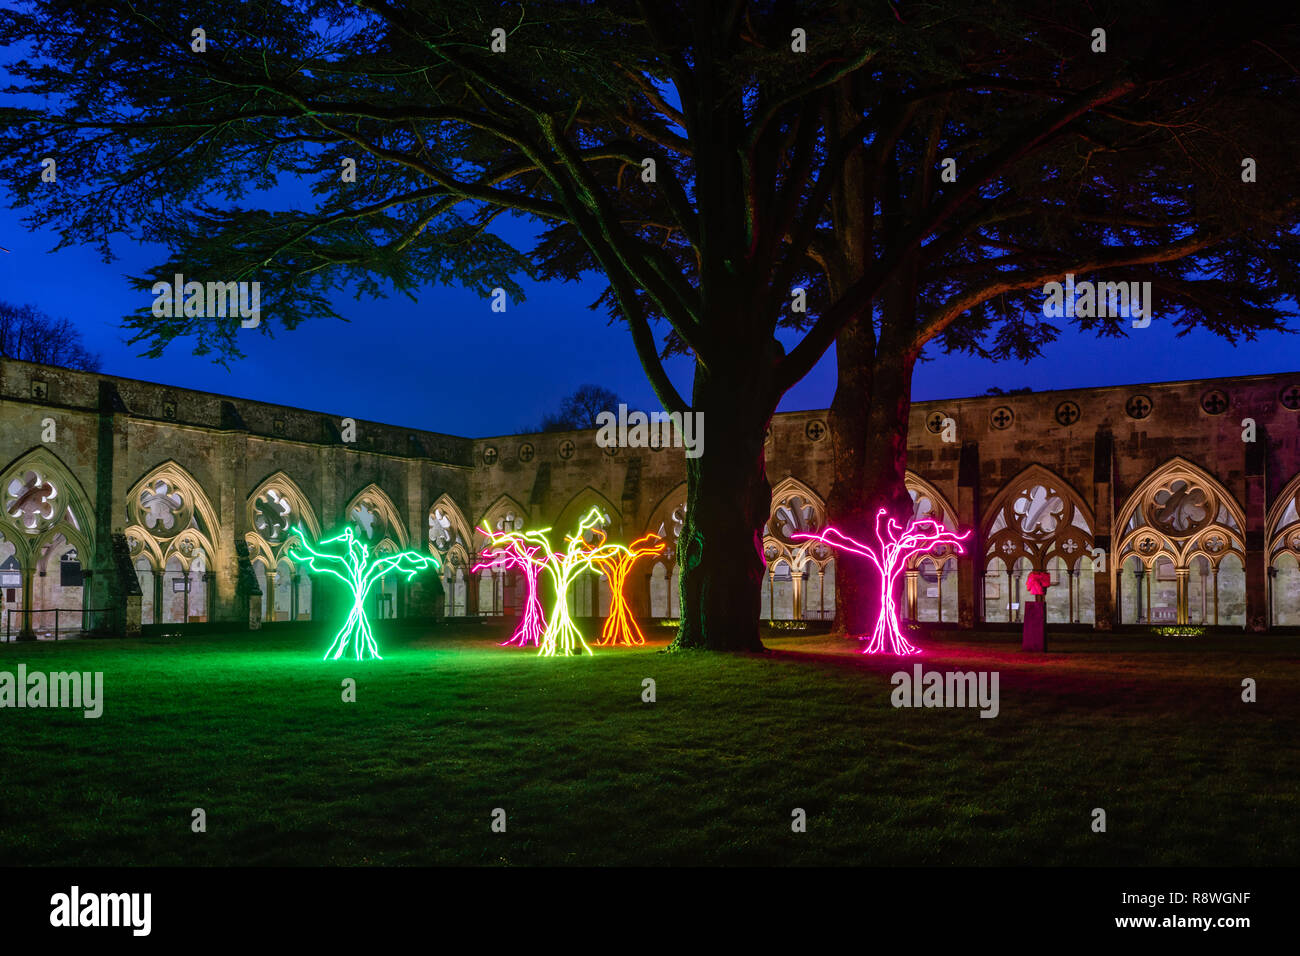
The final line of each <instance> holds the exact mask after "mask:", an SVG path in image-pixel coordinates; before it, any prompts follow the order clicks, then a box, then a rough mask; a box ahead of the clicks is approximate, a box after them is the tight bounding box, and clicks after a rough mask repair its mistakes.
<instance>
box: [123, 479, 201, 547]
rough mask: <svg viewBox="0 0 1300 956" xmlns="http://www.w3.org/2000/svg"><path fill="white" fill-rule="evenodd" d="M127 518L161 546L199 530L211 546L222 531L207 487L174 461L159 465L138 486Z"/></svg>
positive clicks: (131, 496) (129, 499)
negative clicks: (193, 530)
mask: <svg viewBox="0 0 1300 956" xmlns="http://www.w3.org/2000/svg"><path fill="white" fill-rule="evenodd" d="M160 484H161V485H163V486H164V487H162V488H160V487H159V485H160ZM126 516H127V522H128V523H129V524H133V525H137V526H139V527H141V528H143V529H145V531H146V532H147V533H148V534H149V535H150V536H151V537H152V538H154V539H155V540H157V541H160V542H161V541H164V540H167V539H170V538H175V537H177V536H178V535H179V534H180V533H181V532H182V531H184V530H186V529H187V528H196V529H197V530H198V531H199V533H200V535H202V536H203V537H204V538H206V539H207V541H208V542H209V543H211V542H213V541H215V540H216V539H217V537H218V533H217V529H218V528H219V527H220V522H219V521H218V519H217V511H216V509H215V508H214V507H212V502H211V500H209V498H208V496H207V493H206V492H205V491H204V490H203V486H202V485H200V484H199V482H198V480H197V479H195V477H194V476H193V475H191V474H190V473H189V471H187V470H186V469H185V468H184V467H182V466H181V465H180V464H178V463H177V462H176V461H174V460H168V461H165V462H163V463H162V464H160V465H155V466H154V467H153V468H151V469H150V470H149V471H148V472H146V473H145V475H144V477H143V478H141V479H140V480H139V481H137V482H136V483H135V486H134V487H132V489H131V490H130V491H129V492H128V493H127V496H126Z"/></svg>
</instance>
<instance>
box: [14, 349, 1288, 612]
mask: <svg viewBox="0 0 1300 956" xmlns="http://www.w3.org/2000/svg"><path fill="white" fill-rule="evenodd" d="M0 421H3V429H2V430H0V444H2V446H3V447H0V462H2V463H3V471H2V472H0V494H2V495H3V497H4V502H5V506H4V514H3V515H0V597H3V607H4V612H5V614H4V617H5V620H4V622H3V626H4V627H5V629H6V633H8V634H10V635H18V634H22V635H24V636H33V635H36V634H44V633H47V632H49V631H51V630H52V629H53V627H54V612H55V609H58V616H59V619H60V623H59V627H60V628H61V629H63V630H77V629H80V628H82V627H83V626H84V627H86V628H95V629H99V630H104V631H108V632H111V633H133V632H135V631H136V630H137V629H138V628H139V627H140V626H141V625H142V624H143V625H144V626H146V627H150V626H158V625H179V624H197V623H200V622H214V623H217V624H220V625H222V626H226V627H248V626H251V627H260V626H263V625H265V626H268V627H272V626H275V624H277V623H279V622H285V621H294V620H307V619H311V618H312V617H314V616H324V615H325V614H326V613H327V612H328V610H329V602H330V600H331V598H330V594H329V589H328V588H327V587H322V584H323V582H321V581H319V580H315V579H314V577H315V576H313V575H311V574H308V573H306V571H305V570H304V569H303V568H301V567H299V566H298V565H297V563H296V562H295V561H294V560H293V559H292V557H291V556H290V552H291V550H292V547H293V538H294V533H295V532H294V531H293V530H292V529H295V528H302V529H304V530H305V531H306V533H307V534H308V535H310V536H311V537H313V538H315V537H318V536H320V535H321V534H322V533H328V532H332V531H334V530H335V529H337V528H339V527H341V526H342V525H344V524H345V523H346V524H349V525H351V526H352V527H354V528H355V529H356V531H357V534H358V535H360V536H361V538H362V540H364V541H366V542H368V543H369V544H370V545H371V546H372V547H374V548H377V549H379V550H392V549H403V550H404V549H421V550H425V551H427V552H430V553H432V554H434V555H436V556H438V557H439V558H440V560H441V562H442V570H441V571H440V572H439V573H438V574H437V575H433V574H432V573H430V574H429V575H425V576H421V577H417V578H416V579H415V580H414V581H413V582H411V583H410V584H406V583H404V582H399V581H397V580H395V579H393V580H385V581H384V582H383V585H382V587H381V588H380V589H378V590H377V592H376V593H375V595H374V603H375V611H376V613H378V614H379V615H381V616H402V617H416V616H419V617H425V616H450V617H456V616H472V615H480V616H484V615H486V616H494V615H506V616H509V615H513V614H517V613H518V611H519V608H520V604H521V598H522V589H521V582H520V581H519V580H518V579H517V577H516V576H514V575H511V574H508V573H506V574H503V573H501V572H499V571H484V572H482V573H479V574H475V573H473V572H472V570H471V568H472V565H473V564H474V561H475V555H476V553H477V552H478V551H479V549H480V548H481V547H482V545H483V543H484V537H483V535H482V534H481V533H480V532H478V531H476V528H478V527H480V526H482V525H483V524H484V523H486V524H487V525H488V526H489V527H492V528H496V529H504V528H532V527H548V526H549V527H552V528H554V529H556V533H557V535H558V536H562V535H563V533H565V532H566V531H569V530H571V529H572V528H573V527H574V526H576V524H577V521H578V518H579V517H580V516H581V515H582V514H584V513H585V512H586V511H588V510H589V509H590V508H591V507H593V506H595V507H597V508H599V509H600V511H601V513H602V515H603V516H605V521H606V527H607V531H608V533H609V535H610V536H611V537H612V538H613V539H614V540H621V541H627V540H630V539H632V538H634V537H637V536H639V535H641V534H643V533H645V532H647V531H654V532H657V533H659V534H661V535H662V536H664V537H665V538H667V539H668V540H669V541H670V543H673V542H674V541H675V536H676V534H677V532H678V530H679V529H680V526H681V521H682V512H683V509H684V503H685V499H686V489H685V484H684V477H685V466H684V460H683V457H682V455H683V452H682V450H681V449H680V448H665V449H657V448H617V449H615V448H610V449H602V448H600V447H598V446H597V444H596V441H595V432H594V431H576V432H548V433H540V434H519V435H502V436H497V437H491V438H478V439H471V438H465V437H460V436H456V435H453V434H447V433H440V432H430V431H420V430H415V429H410V428H403V427H398V426H393V425H385V424H380V423H372V422H365V421H357V422H355V423H351V422H350V421H348V420H344V419H342V418H340V417H338V416H334V415H330V414H327V413H324V412H316V411H307V410H303V409H296V408H287V407H284V406H279V405H270V404H266V403H262V402H255V401H247V400H244V399H236V398H230V397H225V396H221V395H213V394H208V393H204V392H197V391H190V390H186V389H180V388H173V387H169V386H165V385H158V384H152V383H148V382H141V381H135V380H131V379H125V378H118V377H114V376H107V375H99V374H94V373H85V372H75V371H69V370H66V369H58V368H52V367H48V366H41V365H35V364H32V363H28V362H21V361H16V360H8V359H5V360H0ZM352 425H355V435H353V434H352V429H351V426H352ZM911 426H912V428H911V440H910V448H909V466H910V471H909V475H908V486H909V491H910V492H911V494H912V498H913V501H914V504H915V511H916V514H917V515H918V516H927V515H928V516H933V517H935V518H936V519H938V520H939V521H941V522H942V523H944V524H945V525H947V526H950V527H956V528H960V529H961V530H970V531H971V532H972V534H971V538H970V546H969V547H968V548H967V550H966V552H965V553H964V554H962V555H955V554H936V555H927V556H923V557H921V558H919V559H918V560H916V561H914V562H913V565H912V566H911V569H910V570H909V572H908V575H907V586H906V595H905V598H906V607H907V612H908V614H909V615H910V616H911V617H913V618H915V619H918V620H921V621H935V622H950V623H953V624H955V625H959V626H967V627H969V626H974V625H975V624H977V623H979V622H981V621H986V622H1013V621H1016V620H1018V619H1019V616H1020V613H1021V607H1022V601H1023V599H1024V591H1023V585H1024V578H1025V576H1026V575H1027V573H1028V572H1029V571H1030V570H1045V571H1048V572H1050V573H1051V575H1052V581H1053V584H1052V587H1051V588H1049V590H1048V595H1047V599H1048V614H1049V620H1051V621H1057V622H1067V621H1069V622H1075V623H1078V624H1080V625H1091V626H1095V627H1097V628H1100V629H1107V628H1109V627H1111V626H1113V625H1128V624H1139V625H1147V624H1152V625H1159V624H1166V623H1167V624H1191V625H1198V624H1204V625H1208V626H1215V625H1217V626H1220V627H1232V628H1239V629H1240V628H1250V629H1252V630H1261V629H1266V628H1270V627H1289V626H1298V625H1300V500H1298V496H1300V373H1286V374H1274V375H1256V376H1247V377H1240V378H1234V379H1214V380H1204V381H1191V382H1168V383H1157V384H1145V385H1126V386H1114V387H1105V388H1095V389H1074V390H1066V391H1054V392H1043V393H1030V394H1010V395H996V396H981V397H976V398H957V399H951V400H941V401H930V402H918V403H917V404H916V405H915V406H914V407H913V410H912V421H911ZM710 427H715V428H716V427H723V426H721V425H713V424H710ZM707 435H708V430H707V429H706V431H705V436H706V444H705V451H704V453H705V454H708V447H707ZM349 438H355V440H352V441H349V440H346V439H349ZM767 462H768V474H769V477H770V480H771V482H772V488H773V493H772V512H771V518H770V520H769V522H768V524H767V527H766V529H765V541H764V544H765V551H766V557H767V567H768V580H767V582H766V585H765V587H764V593H763V607H762V614H763V616H764V617H768V618H773V619H791V618H802V619H809V620H817V619H829V618H830V617H832V616H833V614H834V594H835V587H834V575H835V560H834V555H833V554H832V553H830V552H825V551H823V550H820V549H819V548H817V547H816V546H814V547H813V548H809V547H808V546H807V543H806V542H800V541H795V540H794V539H793V538H792V535H793V534H795V533H796V532H800V531H807V530H810V529H815V528H817V527H819V526H821V525H822V524H823V522H824V521H825V505H824V501H825V496H826V494H827V491H828V489H829V484H830V476H831V444H830V441H829V434H828V430H827V425H826V415H825V413H824V412H821V411H808V412H789V413H782V414H778V415H777V416H776V417H775V419H774V420H773V423H772V427H771V431H770V434H769V437H768V445H767ZM673 553H674V552H673V549H672V548H670V549H669V551H668V553H667V554H666V555H665V556H664V557H663V558H662V559H659V560H658V561H657V562H655V563H650V562H646V563H643V564H640V565H638V566H637V567H636V569H635V571H634V575H633V578H632V585H631V586H632V590H633V593H632V600H633V604H634V606H635V607H637V608H638V609H639V611H640V612H641V613H642V614H645V615H648V616H654V617H658V618H672V617H675V616H676V615H677V613H678V607H677V601H678V598H677V588H676V582H677V577H676V569H675V567H674V560H673ZM574 600H575V602H576V605H577V608H576V612H577V613H578V614H579V615H589V616H590V615H600V614H603V613H604V612H605V610H606V608H607V606H608V594H607V593H606V592H605V590H604V586H603V579H601V578H600V577H599V576H598V575H595V574H592V575H589V576H588V577H586V578H584V579H583V580H581V581H580V582H579V584H578V586H577V588H576V593H575V595H574Z"/></svg>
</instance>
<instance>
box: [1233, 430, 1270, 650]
mask: <svg viewBox="0 0 1300 956" xmlns="http://www.w3.org/2000/svg"><path fill="white" fill-rule="evenodd" d="M1243 445H1244V446H1245V456H1246V469H1245V495H1244V496H1243V497H1242V501H1241V503H1242V505H1243V508H1244V510H1245V513H1246V527H1245V529H1244V531H1245V532H1246V535H1245V537H1246V630H1248V631H1267V630H1268V629H1269V627H1270V625H1271V624H1272V618H1271V616H1270V615H1269V613H1268V603H1267V602H1268V563H1269V562H1268V553H1267V551H1268V546H1267V544H1266V538H1267V529H1268V496H1267V489H1266V488H1265V479H1266V474H1265V472H1266V466H1265V463H1266V461H1267V459H1268V449H1269V440H1268V433H1267V432H1266V431H1265V430H1264V429H1263V428H1260V429H1259V430H1258V434H1257V435H1256V441H1253V442H1243Z"/></svg>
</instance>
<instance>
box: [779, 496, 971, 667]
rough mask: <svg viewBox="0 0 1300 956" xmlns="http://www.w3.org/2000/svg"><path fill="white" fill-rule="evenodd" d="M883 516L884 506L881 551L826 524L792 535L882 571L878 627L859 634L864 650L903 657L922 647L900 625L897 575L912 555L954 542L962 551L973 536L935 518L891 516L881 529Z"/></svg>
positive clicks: (879, 538)
mask: <svg viewBox="0 0 1300 956" xmlns="http://www.w3.org/2000/svg"><path fill="white" fill-rule="evenodd" d="M884 516H885V509H884V508H881V509H880V510H879V511H878V512H876V540H877V541H879V542H880V548H879V550H878V551H877V550H874V549H872V547H871V546H870V545H867V544H864V543H862V542H861V541H857V540H854V539H853V538H850V537H849V536H848V535H846V534H844V533H843V532H842V531H840V530H839V529H838V528H826V529H825V530H824V531H821V532H819V533H818V534H802V533H800V534H793V535H791V536H790V537H791V538H792V539H793V538H811V539H813V540H815V541H820V542H821V543H822V544H824V545H827V546H828V547H831V548H837V549H839V550H841V551H848V552H850V553H852V554H856V555H860V556H862V557H864V558H868V559H869V560H870V561H871V563H872V564H874V565H875V566H876V570H877V571H879V572H880V617H878V618H877V619H876V627H875V630H874V631H872V632H871V635H870V636H867V635H862V636H861V637H860V638H859V639H860V640H864V641H868V644H867V646H866V648H865V649H864V650H863V652H862V653H864V654H879V653H881V652H882V651H885V647H886V646H888V648H889V650H888V652H887V653H890V654H897V655H899V656H900V657H901V656H906V655H908V654H919V653H921V649H920V648H919V647H916V646H915V645H913V644H911V643H910V642H909V641H908V640H907V638H905V637H904V636H903V631H902V629H901V628H900V627H899V626H898V608H897V606H896V605H895V603H894V591H895V590H896V586H897V583H898V576H899V575H900V574H902V573H903V571H904V570H905V569H906V567H907V561H908V559H909V558H911V557H912V556H913V555H916V554H922V553H924V552H926V551H932V550H934V549H935V548H938V547H941V546H943V545H951V546H952V548H953V550H955V551H956V552H957V553H958V554H962V553H963V551H962V546H961V542H963V541H965V540H966V539H967V538H968V537H970V532H969V531H967V532H965V533H963V534H956V533H955V532H952V531H949V530H948V529H946V528H945V527H943V525H941V524H939V523H938V522H937V521H935V520H934V519H933V518H926V519H924V520H922V521H913V522H911V523H910V524H908V526H907V528H906V529H904V528H903V527H902V526H901V525H900V524H899V523H898V522H897V521H895V520H894V519H893V518H890V519H889V521H888V522H887V524H886V526H885V531H884V532H883V533H882V532H881V529H880V519H881V518H883V517H884ZM886 538H888V540H886Z"/></svg>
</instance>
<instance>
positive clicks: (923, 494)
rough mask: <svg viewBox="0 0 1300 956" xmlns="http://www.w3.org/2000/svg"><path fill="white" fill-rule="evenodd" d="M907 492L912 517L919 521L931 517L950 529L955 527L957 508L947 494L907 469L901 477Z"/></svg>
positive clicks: (952, 529) (956, 528)
mask: <svg viewBox="0 0 1300 956" xmlns="http://www.w3.org/2000/svg"><path fill="white" fill-rule="evenodd" d="M903 482H904V484H906V485H907V493H908V495H910V496H911V498H912V518H913V519H914V520H917V521H920V520H923V519H925V518H933V519H934V520H935V521H937V522H939V524H941V525H943V526H944V527H945V528H947V529H948V530H950V531H957V530H959V529H958V527H957V509H956V508H954V507H953V506H952V504H951V503H950V502H949V501H948V497H947V495H945V494H944V493H943V492H942V491H940V490H939V489H938V488H936V487H935V486H934V485H932V484H930V482H928V481H926V480H925V479H924V478H922V477H921V476H920V475H918V474H917V473H916V472H914V471H908V472H907V473H906V474H905V475H904V477H903Z"/></svg>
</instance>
